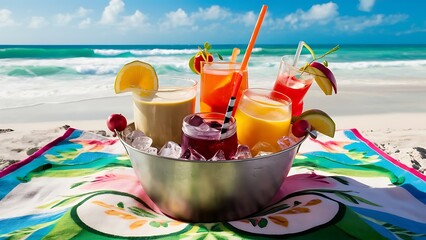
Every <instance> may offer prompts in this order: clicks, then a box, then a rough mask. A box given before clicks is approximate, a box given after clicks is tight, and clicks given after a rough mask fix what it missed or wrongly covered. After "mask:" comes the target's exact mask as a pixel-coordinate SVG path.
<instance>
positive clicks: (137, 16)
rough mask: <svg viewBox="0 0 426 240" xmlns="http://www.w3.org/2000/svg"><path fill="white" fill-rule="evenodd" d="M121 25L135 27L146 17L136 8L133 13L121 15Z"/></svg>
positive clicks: (142, 22)
mask: <svg viewBox="0 0 426 240" xmlns="http://www.w3.org/2000/svg"><path fill="white" fill-rule="evenodd" d="M123 20H124V21H123V25H125V26H132V27H137V26H140V25H142V24H144V23H145V21H146V20H147V17H146V16H145V15H144V14H142V13H141V12H140V11H139V10H136V11H135V13H134V14H133V15H130V16H125V17H123Z"/></svg>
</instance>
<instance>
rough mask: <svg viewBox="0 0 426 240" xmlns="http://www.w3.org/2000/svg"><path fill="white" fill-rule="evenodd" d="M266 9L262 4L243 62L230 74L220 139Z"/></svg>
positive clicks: (226, 124) (226, 129)
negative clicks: (226, 107)
mask: <svg viewBox="0 0 426 240" xmlns="http://www.w3.org/2000/svg"><path fill="white" fill-rule="evenodd" d="M267 9H268V6H266V5H263V6H262V9H261V10H260V14H259V17H258V18H257V22H256V25H255V26H254V30H253V33H252V35H251V38H250V42H249V44H248V45H247V49H246V52H245V53H244V57H243V62H242V63H241V68H240V71H239V72H235V73H234V75H233V76H232V78H233V79H232V80H233V81H234V87H233V89H232V94H231V98H230V99H229V103H228V109H227V110H226V113H225V119H224V121H223V125H222V129H221V131H220V139H223V138H224V136H225V133H226V132H227V131H228V127H229V121H230V120H231V117H232V111H233V109H234V106H235V101H236V98H237V93H238V89H239V88H240V85H241V80H242V79H243V74H242V72H243V71H244V70H246V68H247V64H248V60H249V58H250V55H251V52H252V50H253V46H254V43H255V42H256V39H257V35H258V34H259V30H260V27H261V26H262V22H263V19H264V18H265V14H266V10H267Z"/></svg>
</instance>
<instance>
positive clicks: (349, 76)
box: [0, 45, 426, 109]
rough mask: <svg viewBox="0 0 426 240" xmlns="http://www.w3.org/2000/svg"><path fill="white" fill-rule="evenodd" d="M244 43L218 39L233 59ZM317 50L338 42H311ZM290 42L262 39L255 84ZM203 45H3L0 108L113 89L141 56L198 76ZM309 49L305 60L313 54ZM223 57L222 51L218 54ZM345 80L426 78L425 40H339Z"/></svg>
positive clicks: (269, 77) (336, 66) (163, 73)
mask: <svg viewBox="0 0 426 240" xmlns="http://www.w3.org/2000/svg"><path fill="white" fill-rule="evenodd" d="M234 47H238V48H240V49H241V54H240V56H239V58H238V60H241V59H242V56H243V54H244V51H245V48H246V45H214V46H213V49H212V51H213V52H217V53H220V54H221V55H222V56H224V58H225V59H229V57H230V55H231V53H232V49H233V48H234ZM311 47H312V48H313V49H314V50H315V53H316V54H317V55H321V54H323V53H325V52H326V51H327V50H329V49H330V48H332V47H334V45H312V46H311ZM295 48H296V46H292V45H256V47H255V48H254V50H253V53H252V55H251V57H250V61H249V84H250V86H256V87H259V86H261V87H270V86H272V84H273V82H274V81H275V77H276V74H277V71H278V67H279V62H280V58H281V56H283V55H288V54H294V52H295ZM196 52H197V45H141V46H139V45H121V46H117V45H113V46H106V45H99V46H96V45H93V46H56V45H55V46H11V45H8V46H0V86H1V88H0V109H2V108H10V107H19V106H26V105H33V104H43V103H48V102H49V103H56V102H67V101H75V100H83V99H91V98H99V97H109V96H113V95H114V92H113V84H114V79H115V75H116V74H117V72H118V71H119V69H120V68H121V67H122V66H123V65H124V64H125V63H127V62H129V61H132V60H135V59H139V60H141V61H145V62H148V63H150V64H151V65H153V66H154V68H155V69H156V71H157V74H158V75H159V77H160V78H162V77H167V76H182V77H191V78H195V79H198V76H197V75H195V74H193V73H192V72H191V71H190V70H189V68H188V64H187V63H188V60H189V58H190V57H191V56H192V55H193V54H195V53H196ZM309 57H310V55H309V53H308V51H306V50H304V51H303V53H302V56H301V60H300V61H302V62H303V61H308V59H309ZM216 59H217V57H216ZM326 60H327V61H328V62H329V67H330V69H331V70H332V71H333V72H334V74H335V76H336V78H337V81H338V84H339V85H350V84H358V85H371V84H374V85H404V84H408V85H418V84H423V85H425V84H426V77H425V76H426V45H341V48H340V49H339V50H338V51H337V52H335V53H333V54H331V55H329V56H327V57H326Z"/></svg>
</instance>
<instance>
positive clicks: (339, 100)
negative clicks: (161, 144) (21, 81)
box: [0, 86, 426, 174]
mask: <svg viewBox="0 0 426 240" xmlns="http://www.w3.org/2000/svg"><path fill="white" fill-rule="evenodd" d="M424 92H426V87H423V86H420V87H414V86H389V87H387V88H383V87H381V88H380V89H379V88H374V87H373V86H372V87H368V88H366V87H357V86H342V87H341V88H340V91H339V93H338V94H337V95H335V96H323V95H322V92H320V90H318V89H316V88H315V87H313V89H312V90H310V93H309V95H308V96H307V97H306V101H305V109H310V108H319V109H322V110H324V111H326V112H327V113H328V114H329V115H330V116H332V118H333V119H334V121H335V122H336V128H337V129H351V128H356V129H358V130H359V131H360V132H361V134H362V135H363V136H364V137H366V138H367V139H369V140H370V141H372V142H373V143H374V144H376V145H377V146H378V147H379V148H380V149H382V150H383V151H384V152H386V153H387V154H389V155H390V156H391V157H393V158H395V159H397V160H398V161H400V162H402V163H404V164H405V165H407V166H410V167H413V168H414V169H416V170H418V171H419V172H421V173H423V174H426V126H425V123H426V104H425V103H426V94H424ZM111 113H122V114H123V115H125V116H126V117H127V118H128V120H129V121H132V116H133V114H132V102H131V97H130V95H124V96H115V97H109V98H99V99H91V100H85V101H78V102H70V103H59V104H57V103H54V104H43V105H37V106H29V107H22V108H11V109H0V169H3V168H5V167H6V166H8V165H10V164H12V163H14V162H17V161H20V160H23V159H25V158H27V157H28V156H29V155H30V154H32V153H34V152H35V151H37V150H38V149H39V148H41V147H43V146H44V145H46V144H47V143H49V142H51V141H53V140H54V139H56V138H57V137H59V136H61V135H62V134H63V133H64V132H65V130H66V128H68V127H69V126H71V127H73V128H77V129H82V130H86V131H92V132H95V133H97V134H101V135H104V136H111V133H110V132H109V130H108V129H107V127H106V119H107V117H108V116H109V115H110V114H111Z"/></svg>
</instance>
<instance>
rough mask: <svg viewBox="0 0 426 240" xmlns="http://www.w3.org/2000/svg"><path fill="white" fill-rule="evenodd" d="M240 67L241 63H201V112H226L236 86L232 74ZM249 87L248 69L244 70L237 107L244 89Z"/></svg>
mask: <svg viewBox="0 0 426 240" xmlns="http://www.w3.org/2000/svg"><path fill="white" fill-rule="evenodd" d="M240 67H241V63H231V62H202V63H201V81H200V112H218V113H226V109H227V107H228V103H229V99H230V98H231V94H232V88H233V86H234V83H233V81H232V75H233V74H234V73H235V72H238V71H239V70H240ZM247 88H248V80H247V69H246V70H245V71H243V79H242V81H241V85H240V88H239V90H238V94H237V101H236V105H235V106H236V107H237V106H238V103H239V101H240V98H241V94H242V91H243V90H245V89H247ZM236 107H235V108H236ZM235 108H234V109H235Z"/></svg>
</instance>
